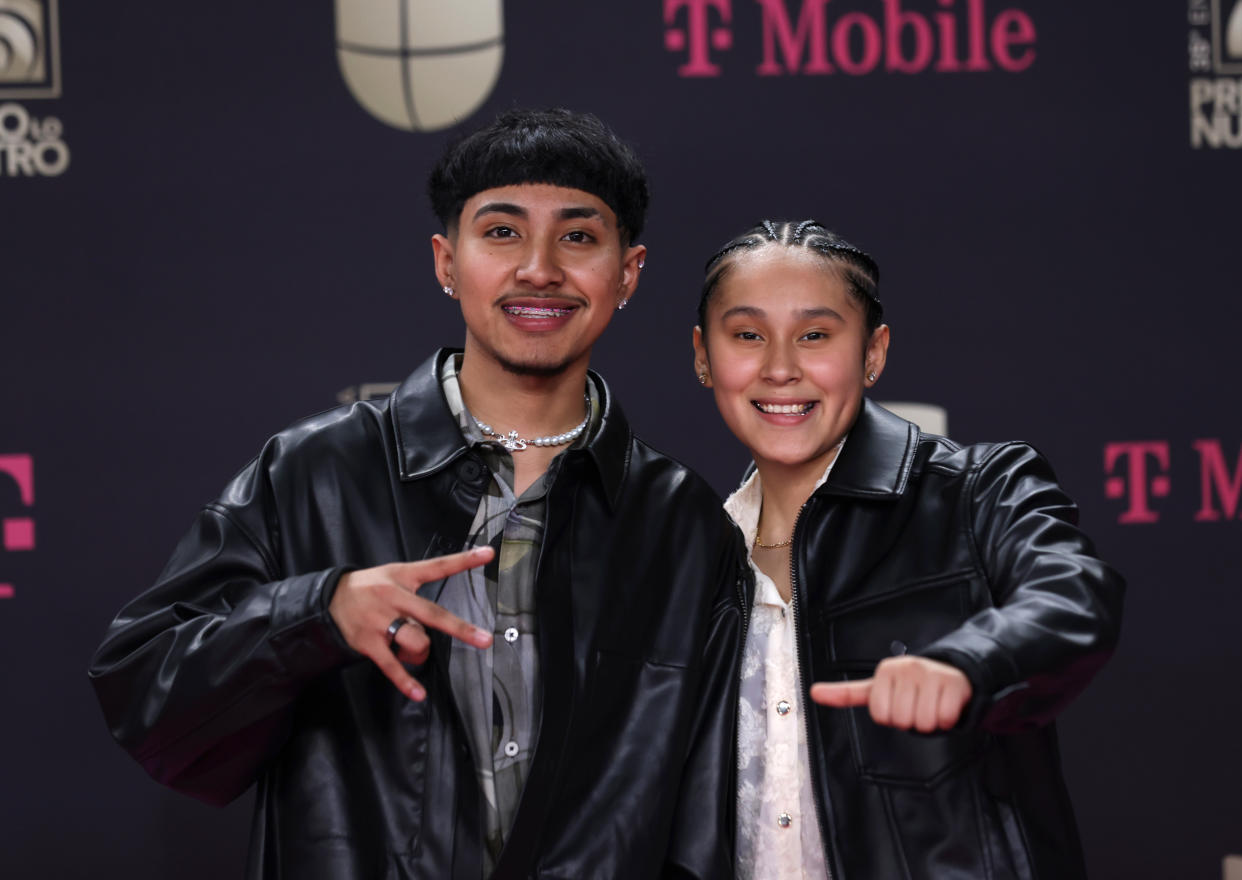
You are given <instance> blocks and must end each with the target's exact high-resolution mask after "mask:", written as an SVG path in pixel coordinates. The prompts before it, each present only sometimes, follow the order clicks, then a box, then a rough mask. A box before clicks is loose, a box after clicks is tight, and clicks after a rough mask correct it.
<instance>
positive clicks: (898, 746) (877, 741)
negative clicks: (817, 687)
mask: <svg viewBox="0 0 1242 880" xmlns="http://www.w3.org/2000/svg"><path fill="white" fill-rule="evenodd" d="M1076 521H1077V508H1076V507H1075V506H1074V504H1073V502H1072V501H1070V499H1069V498H1068V497H1066V495H1065V493H1064V492H1063V491H1062V490H1061V489H1060V488H1059V487H1058V486H1057V484H1056V481H1055V478H1054V476H1053V473H1052V469H1051V468H1050V467H1049V465H1048V463H1047V462H1046V461H1045V460H1044V459H1043V458H1042V457H1040V455H1039V454H1038V453H1037V452H1035V450H1034V449H1032V448H1031V447H1030V446H1027V445H1025V444H1021V443H1009V444H999V445H978V446H969V447H965V448H962V447H958V446H957V445H956V444H954V443H952V442H950V441H948V440H945V439H944V438H941V437H933V436H928V435H922V434H920V432H919V430H918V428H917V427H916V426H915V425H913V424H911V423H909V422H907V421H904V420H903V419H900V418H898V417H897V416H895V415H893V414H892V413H890V412H888V411H887V410H884V409H882V408H881V407H879V406H877V405H875V404H873V403H871V402H869V401H868V402H866V403H865V404H864V407H863V409H862V411H861V412H860V414H859V417H858V419H857V420H856V422H855V424H854V427H853V428H852V430H851V431H850V435H849V439H848V440H847V441H846V443H845V446H844V447H843V449H842V451H841V458H840V460H839V461H838V462H837V463H836V465H835V466H834V468H833V471H832V475H831V477H830V479H829V480H828V482H827V483H825V484H824V485H823V486H821V487H820V488H819V489H818V490H817V491H816V492H815V493H814V494H813V495H812V496H811V498H810V499H809V501H808V502H807V504H806V506H805V507H804V508H803V510H802V513H801V514H800V516H799V519H798V523H797V525H796V527H795V536H794V548H793V552H794V560H795V563H794V591H795V596H794V607H795V614H796V615H797V616H796V618H795V622H796V624H797V629H798V653H799V661H800V665H801V668H802V674H803V680H804V681H806V682H807V683H808V684H809V682H811V681H834V680H842V679H847V678H864V677H867V676H869V675H870V674H871V673H872V671H873V670H874V668H875V666H876V664H877V663H878V662H879V661H880V660H882V659H883V658H885V657H887V656H890V655H891V654H894V653H905V652H907V651H908V652H910V653H912V654H919V655H922V656H926V657H930V658H933V659H937V660H941V661H943V662H946V663H951V664H952V665H954V666H956V667H958V668H959V669H961V670H963V671H964V672H965V673H966V674H967V676H968V677H969V678H970V681H971V684H972V686H973V691H974V695H973V698H972V700H971V703H970V704H969V705H968V706H967V709H966V712H965V714H964V717H963V720H962V722H961V723H960V724H959V725H958V727H957V728H956V729H954V730H953V731H950V732H948V733H944V734H937V735H931V736H924V735H921V734H918V733H910V732H905V731H899V730H895V729H893V728H888V727H881V726H878V725H876V724H875V723H874V722H872V721H871V718H870V716H869V714H868V712H867V710H866V709H865V708H860V709H848V710H840V709H830V708H826V707H814V711H811V712H808V713H807V723H808V727H809V731H808V733H809V739H808V741H809V742H810V743H812V746H813V747H812V748H811V749H810V756H811V764H812V767H811V772H812V779H813V781H814V783H815V792H816V800H817V806H818V808H819V813H820V815H819V820H820V823H821V826H822V828H823V830H824V832H825V848H826V851H827V855H828V859H829V864H830V866H831V869H832V874H833V877H834V878H835V880H859V878H883V880H899V878H912V880H913V878H919V880H923V878H926V880H944V878H972V880H977V878H998V880H999V878H1006V880H1008V878H1048V880H1070V878H1077V877H1082V876H1084V874H1085V868H1084V865H1083V857H1082V849H1081V846H1080V843H1079V839H1078V834H1077V831H1076V828H1075V824H1074V818H1073V812H1072V810H1071V808H1070V803H1069V798H1068V795H1067V793H1066V789H1065V785H1064V782H1063V780H1062V777H1061V771H1060V762H1059V756H1058V750H1057V743H1056V733H1055V730H1054V727H1053V725H1052V719H1053V717H1054V716H1055V715H1056V714H1057V712H1058V711H1059V710H1060V709H1061V708H1062V707H1064V706H1065V704H1066V703H1067V702H1069V700H1070V699H1072V698H1073V697H1074V696H1075V695H1076V694H1077V693H1078V692H1079V691H1080V690H1081V689H1082V688H1083V687H1084V686H1086V684H1087V682H1088V680H1089V679H1090V678H1091V676H1092V675H1093V674H1094V673H1095V672H1096V670H1097V669H1099V667H1100V666H1101V664H1103V663H1104V661H1105V660H1106V659H1107V658H1108V656H1109V655H1110V653H1111V651H1112V649H1113V646H1114V645H1115V643H1116V639H1117V633H1118V627H1119V624H1120V618H1121V603H1122V592H1123V588H1124V584H1123V582H1122V580H1121V578H1120V577H1119V576H1118V575H1117V573H1116V572H1114V571H1113V570H1112V569H1111V568H1110V567H1108V566H1107V565H1105V564H1104V563H1102V562H1100V561H1099V560H1098V559H1096V558H1095V555H1094V551H1093V549H1092V546H1091V543H1090V541H1089V540H1088V539H1087V538H1086V536H1085V535H1083V534H1082V532H1080V531H1079V530H1078V528H1077V527H1076V525H1075V523H1076Z"/></svg>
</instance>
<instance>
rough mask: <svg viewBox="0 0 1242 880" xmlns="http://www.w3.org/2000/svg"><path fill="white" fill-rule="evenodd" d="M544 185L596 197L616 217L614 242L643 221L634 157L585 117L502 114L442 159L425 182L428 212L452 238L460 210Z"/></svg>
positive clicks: (643, 192)
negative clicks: (499, 191) (473, 201)
mask: <svg viewBox="0 0 1242 880" xmlns="http://www.w3.org/2000/svg"><path fill="white" fill-rule="evenodd" d="M524 183H547V184H552V185H553V186H563V187H568V188H571V189H580V190H582V191H583V192H588V193H590V194H591V195H593V196H596V197H598V198H599V199H600V200H601V201H603V202H604V203H605V204H606V205H608V207H609V208H611V209H612V211H613V213H614V214H616V215H617V225H618V227H619V230H620V232H621V238H622V242H623V243H625V244H628V243H631V242H634V241H636V240H637V239H638V236H639V235H640V234H641V233H642V231H643V223H644V221H645V220H646V216H647V202H648V201H649V198H650V196H649V193H648V190H647V173H646V171H645V170H644V169H643V165H642V162H640V161H639V159H638V156H637V155H635V153H634V151H633V150H632V149H630V147H629V146H627V145H626V144H625V143H624V142H622V141H621V139H620V138H618V137H617V136H616V134H614V133H613V131H612V129H610V128H609V127H608V126H607V125H605V124H604V123H603V122H601V121H600V119H599V118H598V117H596V116H593V115H592V114H590V113H575V112H573V111H570V110H565V109H562V108H556V109H550V110H509V111H507V112H505V113H502V114H500V115H499V116H497V117H496V119H495V120H493V121H492V123H491V124H490V125H488V126H486V127H484V128H481V129H479V130H478V131H475V132H474V133H472V134H469V135H466V136H465V137H463V138H461V139H459V140H457V141H456V142H455V143H453V144H451V145H450V146H449V147H448V149H446V150H445V151H444V155H442V156H441V157H440V160H439V161H438V162H436V165H435V168H433V169H432V171H431V175H430V177H429V178H428V180H427V193H428V195H429V196H430V198H431V209H432V210H433V211H434V212H435V214H436V216H437V217H438V218H440V222H441V223H442V224H444V229H445V230H446V231H448V232H452V231H454V230H456V228H457V224H458V221H459V220H460V219H461V212H462V208H463V207H465V204H466V202H467V201H469V199H470V198H471V197H472V196H475V195H477V194H478V193H481V192H483V191H484V190H487V189H494V188H496V187H500V186H515V185H520V184H524Z"/></svg>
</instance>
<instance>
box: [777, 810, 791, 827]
mask: <svg viewBox="0 0 1242 880" xmlns="http://www.w3.org/2000/svg"><path fill="white" fill-rule="evenodd" d="M776 824H777V825H779V826H781V827H782V828H788V827H789V826H790V825H792V824H793V816H791V815H789V814H788V813H781V814H780V815H779V816H777V817H776Z"/></svg>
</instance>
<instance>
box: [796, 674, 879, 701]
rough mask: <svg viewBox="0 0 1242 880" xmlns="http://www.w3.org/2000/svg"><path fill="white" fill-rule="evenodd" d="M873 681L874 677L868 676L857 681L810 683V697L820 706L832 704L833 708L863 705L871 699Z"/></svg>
mask: <svg viewBox="0 0 1242 880" xmlns="http://www.w3.org/2000/svg"><path fill="white" fill-rule="evenodd" d="M873 682H874V679H870V678H864V679H861V680H859V681H839V682H824V681H820V682H816V683H815V684H813V685H811V699H812V700H814V701H815V702H816V703H819V704H820V705H821V706H832V707H833V708H835V709H846V708H849V707H850V706H865V705H867V703H868V702H869V701H870V700H871V685H872V683H873Z"/></svg>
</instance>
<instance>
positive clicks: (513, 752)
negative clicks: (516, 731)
mask: <svg viewBox="0 0 1242 880" xmlns="http://www.w3.org/2000/svg"><path fill="white" fill-rule="evenodd" d="M517 753H518V744H517V743H515V742H514V741H513V740H509V741H508V742H507V743H505V754H506V755H508V756H509V757H510V758H516V757H517Z"/></svg>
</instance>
